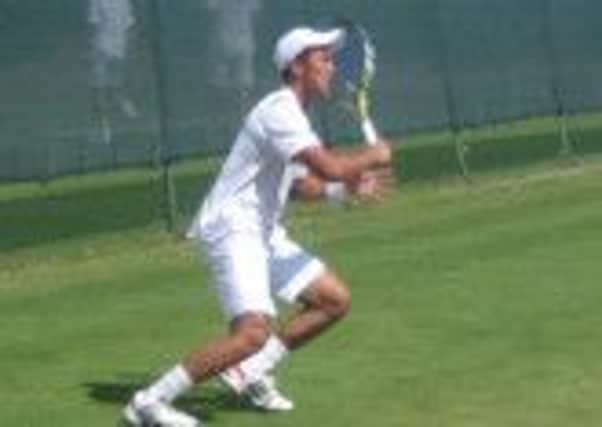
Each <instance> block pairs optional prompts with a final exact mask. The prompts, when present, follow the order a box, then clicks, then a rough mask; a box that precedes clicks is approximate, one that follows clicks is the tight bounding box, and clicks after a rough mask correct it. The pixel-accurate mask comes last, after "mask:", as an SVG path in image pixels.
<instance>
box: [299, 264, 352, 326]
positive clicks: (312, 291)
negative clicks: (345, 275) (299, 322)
mask: <svg viewBox="0 0 602 427" xmlns="http://www.w3.org/2000/svg"><path fill="white" fill-rule="evenodd" d="M301 300H302V301H303V302H304V303H305V304H306V305H309V306H311V307H314V308H317V309H320V310H322V311H324V312H325V313H326V314H328V316H329V317H331V318H332V319H333V320H338V319H340V318H342V317H344V316H345V315H346V314H347V313H348V312H349V310H350V308H351V295H350V293H349V289H348V288H347V286H346V285H345V283H344V282H343V281H342V280H341V279H340V278H339V277H338V276H336V275H335V274H334V273H331V272H327V273H325V274H324V275H323V276H321V277H320V278H318V279H317V280H316V281H315V282H314V283H312V284H311V285H310V286H309V288H308V289H307V291H306V292H305V293H304V294H303V295H302V296H301Z"/></svg>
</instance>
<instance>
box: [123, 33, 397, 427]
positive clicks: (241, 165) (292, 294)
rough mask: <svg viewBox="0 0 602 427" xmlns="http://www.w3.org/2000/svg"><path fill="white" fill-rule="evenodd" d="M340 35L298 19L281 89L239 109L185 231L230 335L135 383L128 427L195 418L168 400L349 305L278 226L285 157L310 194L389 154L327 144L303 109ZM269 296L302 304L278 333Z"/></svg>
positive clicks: (336, 284) (280, 346)
mask: <svg viewBox="0 0 602 427" xmlns="http://www.w3.org/2000/svg"><path fill="white" fill-rule="evenodd" d="M341 37H342V32H341V31H339V30H332V31H317V30H314V29H310V28H296V29H293V30H291V31H289V32H287V33H286V34H284V35H283V36H282V37H281V38H280V39H279V40H278V42H277V44H276V48H275V53H274V60H275V63H276V66H277V69H278V71H279V72H280V74H281V76H282V79H283V86H282V87H281V88H280V89H278V90H276V91H274V92H272V93H270V94H268V95H267V96H266V97H265V98H263V99H262V100H261V101H260V102H259V103H258V104H257V105H256V106H255V107H254V108H253V109H252V110H251V112H250V113H249V114H248V115H247V117H246V119H245V121H244V124H243V126H242V129H241V130H240V132H239V134H238V137H237V138H236V140H235V142H234V145H233V147H232V149H231V152H230V153H229V155H228V157H227V159H226V161H225V164H224V165H223V168H222V170H221V172H220V174H219V176H218V177H217V180H216V182H215V184H214V186H213V188H212V189H211V191H210V192H209V194H208V196H207V197H206V199H205V200H204V202H203V204H202V206H201V208H200V210H199V213H198V214H197V216H196V217H195V220H194V221H193V224H192V226H191V229H190V233H189V234H192V235H195V236H196V237H197V238H198V242H199V246H200V247H201V249H202V250H203V253H204V255H205V258H206V259H207V260H208V261H209V264H210V266H211V268H212V271H213V275H214V280H215V286H216V289H217V293H218V295H219V298H220V302H221V306H222V308H223V310H224V312H225V315H226V316H227V318H228V320H229V325H230V332H229V334H228V335H227V336H225V337H221V338H217V339H214V340H212V341H210V342H209V343H206V344H204V345H202V346H201V347H199V348H197V349H195V350H193V351H191V352H190V353H189V354H188V356H186V357H185V358H184V359H183V360H182V361H181V362H180V363H178V364H176V365H175V366H173V367H172V368H171V369H170V370H168V371H167V372H166V373H164V374H163V375H162V376H161V377H160V378H159V379H158V380H157V381H155V382H154V383H152V384H151V385H150V386H148V387H147V388H145V389H143V390H140V391H138V392H136V393H135V394H134V396H133V397H132V399H131V401H130V402H129V403H128V405H127V406H126V408H125V409H124V415H125V418H126V420H127V421H128V422H130V423H131V424H133V425H146V424H150V425H161V426H167V425H169V426H197V425H200V421H198V420H197V419H196V418H194V417H193V416H191V415H189V414H186V413H184V412H182V411H180V410H178V409H176V408H174V407H173V406H172V402H173V401H174V399H175V398H176V397H178V396H180V395H182V394H183V393H185V392H186V391H187V390H189V389H190V388H191V387H192V386H193V385H194V384H196V383H199V382H203V381H205V380H207V379H208V378H210V377H212V376H214V375H216V374H219V373H222V372H224V371H225V370H227V369H228V368H231V367H233V366H236V365H237V364H239V363H241V362H242V361H244V360H245V359H246V360H251V359H249V357H251V356H252V355H254V354H256V353H257V352H258V351H261V352H263V353H264V355H265V354H266V353H267V354H268V355H269V357H270V358H271V359H272V360H273V364H275V363H277V362H278V360H279V359H282V357H284V356H285V355H286V354H287V353H288V352H289V351H291V350H295V349H297V348H299V347H300V346H301V345H303V344H305V343H306V342H308V341H309V340H310V339H312V338H314V337H316V336H317V335H319V334H320V333H322V332H323V331H325V330H326V329H327V328H328V327H330V326H331V325H333V324H334V323H335V322H336V321H337V320H339V319H341V318H342V317H344V316H345V314H346V313H347V311H348V310H349V303H350V298H349V291H348V289H347V287H346V285H345V283H344V282H343V281H342V280H341V279H340V278H339V277H338V276H337V275H336V274H335V273H334V272H333V271H332V270H330V269H329V268H328V267H327V266H326V265H325V264H324V263H323V262H322V261H321V260H320V259H318V258H317V257H315V256H313V255H312V254H310V253H308V252H306V251H305V250H304V249H303V248H301V247H300V246H299V245H298V244H296V243H295V242H294V241H292V240H291V239H290V238H289V237H288V236H287V234H286V231H285V229H284V228H283V227H282V225H281V223H280V219H281V215H282V213H283V209H284V207H285V204H286V199H287V196H288V193H289V190H290V185H292V183H293V181H294V175H293V178H291V175H289V174H287V173H286V171H287V170H288V168H289V167H290V166H291V164H292V163H299V164H302V165H304V167H306V168H307V174H308V176H311V178H310V179H312V180H314V181H313V184H312V185H310V186H308V187H311V188H312V191H313V192H316V193H318V192H326V190H325V189H326V187H327V186H328V185H329V184H328V183H329V182H331V183H332V182H334V183H343V185H345V188H347V189H349V191H356V190H357V189H358V188H359V187H360V186H361V185H359V184H358V183H360V182H362V178H361V177H362V174H363V173H364V172H367V171H369V170H371V169H372V168H376V167H379V166H383V165H387V164H388V163H389V162H390V159H391V151H390V147H389V145H388V144H387V143H385V142H379V143H377V144H375V145H372V146H368V145H365V146H362V147H360V148H356V149H354V150H351V151H345V152H338V151H333V150H330V149H328V148H326V147H325V146H324V145H323V144H322V142H321V140H320V138H319V137H318V136H317V135H316V133H315V132H314V130H313V129H312V127H311V124H310V122H309V120H308V117H307V116H306V113H305V108H306V107H307V106H308V104H309V103H310V102H312V101H313V100H315V99H317V98H320V97H324V96H327V95H328V94H329V91H330V86H331V80H332V77H333V73H334V71H335V70H334V64H333V49H334V47H335V45H336V44H337V42H339V41H340V39H341ZM336 185H339V184H336ZM378 186H379V185H378V182H376V183H374V184H373V187H374V188H377V187H378ZM300 187H302V186H300ZM275 298H278V299H281V300H282V301H284V302H288V303H300V304H301V307H302V308H301V309H300V311H299V312H298V313H296V315H294V316H293V317H292V319H291V320H290V322H289V323H288V324H287V325H286V326H285V327H283V328H282V330H276V329H275V328H274V327H273V325H272V319H274V317H275V316H276V314H277V311H276V307H275ZM266 349H269V351H266ZM262 374H263V373H262ZM260 392H261V390H260Z"/></svg>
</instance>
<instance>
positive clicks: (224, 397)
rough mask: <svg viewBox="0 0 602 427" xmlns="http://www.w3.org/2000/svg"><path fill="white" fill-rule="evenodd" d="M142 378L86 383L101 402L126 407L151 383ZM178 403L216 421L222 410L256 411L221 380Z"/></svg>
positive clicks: (203, 387) (184, 408) (197, 415)
mask: <svg viewBox="0 0 602 427" xmlns="http://www.w3.org/2000/svg"><path fill="white" fill-rule="evenodd" d="M147 385H148V383H147V382H142V381H92V382H87V383H84V384H83V387H84V388H85V389H86V392H87V395H88V396H89V397H90V398H91V399H93V400H95V401H97V402H101V403H107V404H113V405H119V406H125V405H126V404H127V402H128V401H129V400H130V398H131V397H132V396H133V394H134V393H135V392H136V391H137V390H140V389H141V388H143V387H145V386H147ZM176 406H177V407H178V408H179V409H182V410H184V411H185V412H187V413H189V414H192V415H194V416H195V417H198V418H201V419H202V420H204V421H213V420H215V418H216V414H217V413H218V412H220V411H228V412H232V411H256V409H254V408H253V407H252V406H250V405H249V404H248V403H246V402H245V401H244V400H241V399H240V398H239V397H238V396H236V395H235V394H234V393H232V392H231V391H230V390H228V389H227V388H226V387H225V386H222V385H221V384H219V383H216V382H215V383H214V382H211V383H208V384H207V385H203V386H202V387H200V388H199V389H197V391H194V392H192V393H189V394H187V395H185V396H183V397H182V398H179V399H178V400H177V401H176Z"/></svg>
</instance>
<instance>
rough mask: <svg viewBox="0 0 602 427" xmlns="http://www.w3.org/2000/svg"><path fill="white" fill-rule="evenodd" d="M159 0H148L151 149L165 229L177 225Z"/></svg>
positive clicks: (173, 228) (172, 228) (172, 229)
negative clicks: (155, 132)
mask: <svg viewBox="0 0 602 427" xmlns="http://www.w3.org/2000/svg"><path fill="white" fill-rule="evenodd" d="M159 1H160V0H150V2H149V6H150V7H149V15H150V16H149V17H150V40H151V53H152V58H153V65H154V67H153V69H154V71H155V90H156V96H157V110H158V115H159V117H158V120H159V141H158V143H157V146H156V147H155V149H154V151H155V154H154V157H155V159H154V161H155V167H157V168H161V178H160V179H161V197H162V200H161V208H162V211H163V212H162V214H163V217H164V220H165V226H166V228H167V231H169V232H172V231H174V230H175V225H176V216H177V208H176V200H177V199H176V191H175V185H174V182H173V176H172V170H171V163H172V160H173V159H172V155H171V150H170V149H169V135H170V132H169V106H168V102H167V79H166V76H165V72H164V70H165V63H164V54H163V45H162V42H163V33H164V31H163V21H162V20H161V13H160V6H159Z"/></svg>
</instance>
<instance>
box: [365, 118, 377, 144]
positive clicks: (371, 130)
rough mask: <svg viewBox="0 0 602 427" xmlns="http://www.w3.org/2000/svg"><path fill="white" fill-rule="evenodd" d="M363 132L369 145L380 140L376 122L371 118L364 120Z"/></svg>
mask: <svg viewBox="0 0 602 427" xmlns="http://www.w3.org/2000/svg"><path fill="white" fill-rule="evenodd" d="M362 133H363V134H364V138H365V139H366V143H367V144H368V145H374V144H376V143H377V142H378V132H376V128H375V127H374V123H372V120H370V118H365V119H364V120H362Z"/></svg>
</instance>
